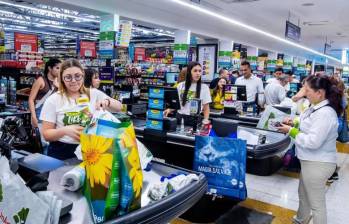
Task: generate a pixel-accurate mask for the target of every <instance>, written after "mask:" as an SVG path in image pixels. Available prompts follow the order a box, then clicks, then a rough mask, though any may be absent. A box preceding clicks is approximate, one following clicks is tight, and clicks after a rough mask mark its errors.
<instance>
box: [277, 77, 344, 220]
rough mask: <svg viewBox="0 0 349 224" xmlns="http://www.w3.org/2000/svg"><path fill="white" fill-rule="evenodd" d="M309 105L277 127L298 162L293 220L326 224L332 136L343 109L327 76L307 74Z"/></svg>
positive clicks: (332, 165)
mask: <svg viewBox="0 0 349 224" xmlns="http://www.w3.org/2000/svg"><path fill="white" fill-rule="evenodd" d="M303 88H304V89H303V92H304V95H305V96H306V97H307V98H308V100H309V101H310V103H311V106H310V108H308V109H307V110H305V111H304V113H302V114H301V116H300V118H299V119H297V120H294V121H292V120H291V119H285V120H284V122H283V123H284V124H282V125H281V127H278V129H279V131H281V132H283V133H288V134H289V135H290V136H291V137H292V138H293V139H294V142H295V145H296V155H297V157H298V159H299V160H300V164H301V176H300V181H299V187H298V196H299V207H298V211H297V216H296V217H294V220H293V221H294V223H297V224H302V223H308V221H309V220H310V218H311V215H313V217H314V219H313V223H314V224H326V223H327V215H326V197H325V195H326V181H327V179H328V178H329V177H330V176H331V175H332V174H333V172H334V171H335V169H336V163H337V158H336V157H337V150H336V139H337V136H338V133H337V129H338V115H340V114H341V113H342V111H343V108H342V106H341V92H340V90H339V89H338V87H337V86H336V85H335V84H334V83H333V82H332V81H331V80H330V79H329V77H327V76H323V75H319V76H315V75H312V76H309V77H307V78H306V81H305V85H304V87H303Z"/></svg>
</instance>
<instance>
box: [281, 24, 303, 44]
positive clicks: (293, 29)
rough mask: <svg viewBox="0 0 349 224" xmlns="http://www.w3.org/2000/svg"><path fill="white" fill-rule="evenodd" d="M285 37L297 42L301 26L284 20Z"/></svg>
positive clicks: (299, 37)
mask: <svg viewBox="0 0 349 224" xmlns="http://www.w3.org/2000/svg"><path fill="white" fill-rule="evenodd" d="M285 37H286V38H288V39H291V40H294V41H297V42H299V41H300V39H301V28H300V27H299V26H297V25H295V24H293V23H291V22H289V21H286V30H285Z"/></svg>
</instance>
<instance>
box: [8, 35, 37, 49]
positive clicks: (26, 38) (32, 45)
mask: <svg viewBox="0 0 349 224" xmlns="http://www.w3.org/2000/svg"><path fill="white" fill-rule="evenodd" d="M14 38H15V39H14V42H15V51H22V52H38V36H37V35H35V34H24V33H17V32H15V35H14Z"/></svg>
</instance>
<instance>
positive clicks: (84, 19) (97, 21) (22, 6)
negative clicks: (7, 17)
mask: <svg viewBox="0 0 349 224" xmlns="http://www.w3.org/2000/svg"><path fill="white" fill-rule="evenodd" d="M0 3H1V4H4V5H8V6H14V7H17V8H22V9H30V10H33V11H36V12H46V13H52V14H55V15H58V16H65V17H69V18H74V19H78V20H83V21H90V22H95V23H99V20H96V19H90V18H86V17H79V16H74V15H70V14H65V13H60V12H55V11H51V10H47V9H38V8H35V7H31V6H26V5H20V4H13V3H10V2H5V1H0Z"/></svg>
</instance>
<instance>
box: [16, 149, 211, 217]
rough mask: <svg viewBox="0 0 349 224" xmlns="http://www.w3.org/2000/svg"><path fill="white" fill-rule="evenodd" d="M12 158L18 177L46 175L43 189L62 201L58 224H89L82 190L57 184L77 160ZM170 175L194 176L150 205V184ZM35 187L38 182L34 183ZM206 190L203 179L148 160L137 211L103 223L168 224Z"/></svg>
mask: <svg viewBox="0 0 349 224" xmlns="http://www.w3.org/2000/svg"><path fill="white" fill-rule="evenodd" d="M12 159H16V160H17V161H18V164H19V166H20V168H19V170H18V172H19V174H20V175H21V176H22V177H27V178H28V175H30V178H32V177H34V175H35V174H38V173H40V174H41V175H45V176H46V175H48V183H49V184H48V186H47V189H48V190H50V191H53V192H54V193H55V194H56V195H57V196H58V198H59V199H61V200H62V201H63V206H62V209H61V217H60V222H59V223H61V224H63V223H76V224H90V223H91V224H93V219H92V215H91V211H90V208H89V205H88V203H87V200H86V199H85V197H84V196H83V194H82V189H80V190H79V191H77V192H71V191H68V190H65V189H64V187H63V186H61V184H60V181H61V178H62V177H63V175H64V174H65V173H66V172H67V171H69V170H71V169H72V168H73V167H74V166H76V165H77V164H79V161H78V160H77V159H70V160H66V161H64V162H62V161H60V160H55V159H52V158H50V157H47V156H42V155H41V154H37V153H36V154H31V153H29V152H25V151H17V150H16V151H12ZM173 174H177V175H178V174H197V175H198V180H194V181H192V182H191V183H189V184H188V185H186V186H184V187H183V188H181V189H179V190H178V191H176V192H173V193H170V194H169V195H168V196H166V197H164V198H162V199H160V200H158V201H155V202H151V201H150V199H149V197H148V192H149V190H150V188H151V187H152V186H153V184H157V183H160V178H161V177H163V176H165V177H167V176H171V175H173ZM37 184H38V183H37ZM206 191H207V180H206V178H205V176H204V175H203V174H201V173H197V172H194V171H189V170H186V169H183V168H179V167H175V166H172V165H168V164H164V163H160V162H156V161H152V162H151V165H150V168H149V169H147V171H143V189H142V199H141V204H142V206H141V208H140V209H138V210H135V211H132V212H130V213H128V214H126V215H123V216H120V217H117V218H114V219H112V220H109V221H107V222H105V223H109V224H131V223H134V224H136V223H137V224H141V223H154V224H158V223H168V222H169V221H170V220H172V219H174V218H176V217H178V216H180V215H181V214H183V213H184V212H185V211H186V210H188V209H189V208H191V207H192V206H193V205H194V204H195V203H196V202H198V201H199V200H200V198H201V197H202V196H203V195H204V194H205V193H206Z"/></svg>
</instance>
